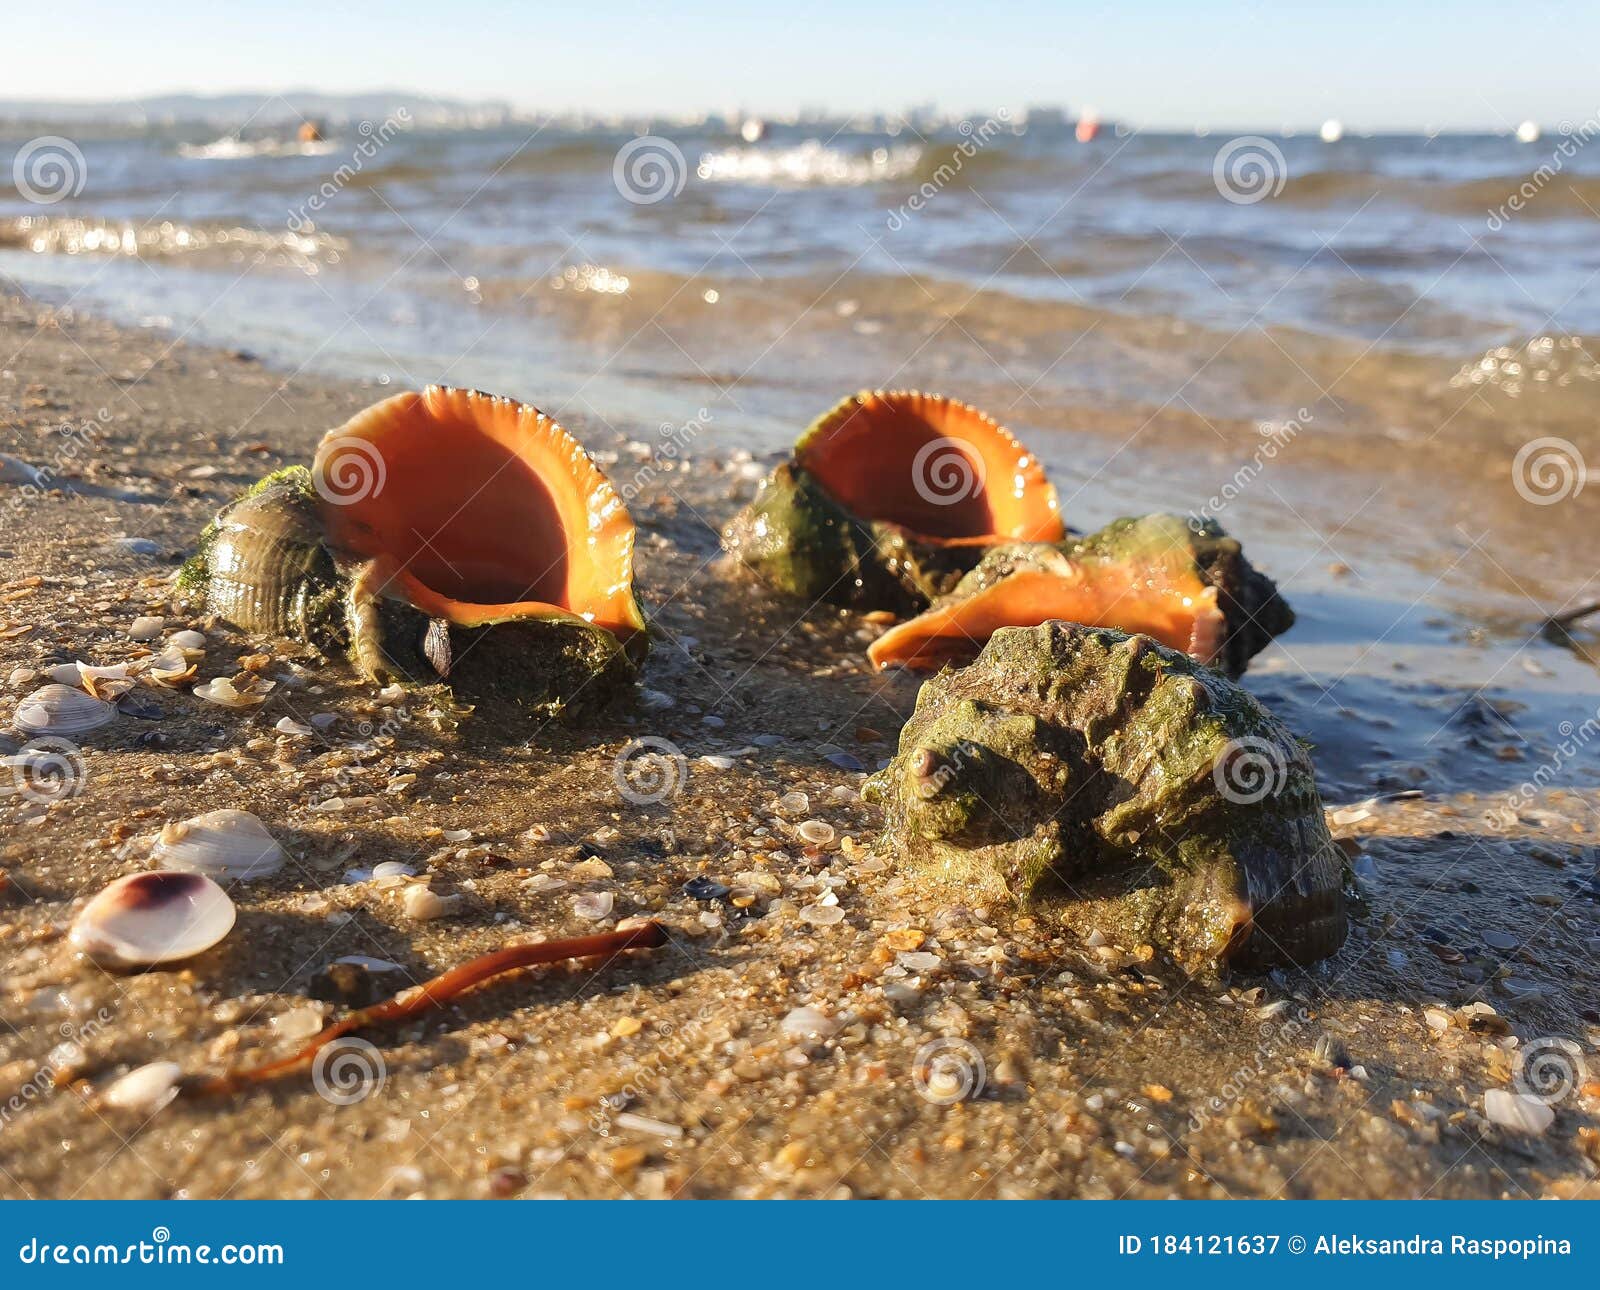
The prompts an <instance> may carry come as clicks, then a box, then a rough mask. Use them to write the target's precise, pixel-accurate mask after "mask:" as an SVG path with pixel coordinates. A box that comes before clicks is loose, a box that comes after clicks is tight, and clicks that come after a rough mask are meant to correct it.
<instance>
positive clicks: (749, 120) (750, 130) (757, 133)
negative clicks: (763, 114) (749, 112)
mask: <svg viewBox="0 0 1600 1290" xmlns="http://www.w3.org/2000/svg"><path fill="white" fill-rule="evenodd" d="M739 137H740V138H741V139H743V140H744V141H745V142H746V143H760V142H761V141H762V140H763V139H765V138H766V137H767V123H766V122H765V121H763V120H762V119H761V118H760V117H758V116H747V117H745V119H744V121H743V122H742V123H741V124H740V126H739Z"/></svg>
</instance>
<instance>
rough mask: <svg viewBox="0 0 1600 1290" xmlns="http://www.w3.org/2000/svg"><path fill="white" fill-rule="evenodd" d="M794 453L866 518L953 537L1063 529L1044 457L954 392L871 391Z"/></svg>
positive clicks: (1036, 537)
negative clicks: (945, 394)
mask: <svg viewBox="0 0 1600 1290" xmlns="http://www.w3.org/2000/svg"><path fill="white" fill-rule="evenodd" d="M795 457H796V459H797V460H798V461H799V464H800V465H801V467H802V468H803V469H804V470H805V471H806V472H807V473H808V474H810V475H811V477H812V478H813V479H815V480H816V481H817V482H818V483H819V484H820V485H821V486H822V487H823V489H825V490H826V491H827V492H828V494H829V495H830V496H832V497H833V498H834V500H835V501H837V502H838V503H839V504H840V505H841V506H843V507H844V508H845V509H846V510H847V511H849V512H850V513H851V514H852V515H855V516H856V517H858V518H860V519H864V520H884V521H887V522H889V523H891V524H898V525H900V526H901V527H903V528H906V529H909V530H911V531H912V532H914V533H916V534H918V535H921V536H925V537H929V538H933V539H938V540H944V541H951V542H980V541H991V542H992V541H994V540H995V539H997V538H1011V539H1018V540H1021V541H1029V542H1059V541H1060V540H1061V538H1062V537H1063V536H1064V530H1063V528H1062V524H1061V514H1060V508H1059V504H1058V503H1057V501H1056V492H1055V489H1054V488H1053V487H1051V485H1050V482H1049V480H1047V479H1046V478H1045V474H1044V468H1043V467H1042V466H1041V465H1040V464H1039V462H1038V460H1037V459H1036V458H1035V457H1034V456H1033V455H1032V454H1031V453H1030V452H1028V450H1027V449H1026V448H1024V447H1023V446H1022V445H1021V444H1020V443H1018V442H1017V441H1016V440H1015V439H1014V438H1012V436H1011V434H1010V432H1009V431H1007V430H1006V429H1005V427H1003V426H1001V425H999V424H998V423H996V422H995V421H994V420H993V419H992V418H990V417H988V416H985V415H984V414H983V413H982V412H979V411H978V410H977V409H976V408H971V407H968V406H967V405H966V404H965V403H959V402H957V401H956V400H954V399H947V398H943V397H941V396H939V395H935V394H920V393H917V392H915V391H905V390H890V391H882V390H878V391H863V392H862V393H860V394H857V395H855V396H853V397H852V398H849V399H846V400H845V401H844V402H843V403H841V404H840V405H839V406H838V407H837V408H835V409H834V410H833V411H832V412H830V413H828V414H827V415H826V416H825V417H823V418H822V419H821V420H820V421H818V422H817V423H816V425H814V426H813V427H812V428H811V429H810V430H808V431H807V432H806V433H805V434H804V435H803V436H801V439H800V442H799V443H798V444H797V445H796V447H795Z"/></svg>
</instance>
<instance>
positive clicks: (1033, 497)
mask: <svg viewBox="0 0 1600 1290" xmlns="http://www.w3.org/2000/svg"><path fill="white" fill-rule="evenodd" d="M907 427H914V430H912V431H908V430H907ZM941 431H946V432H948V431H958V432H959V433H958V434H955V435H952V434H949V433H941ZM875 436H888V437H890V441H892V442H896V443H899V442H902V440H903V441H904V444H905V449H906V450H909V449H914V448H919V447H920V449H921V451H919V452H916V453H914V454H913V455H912V456H911V458H910V459H909V460H901V461H898V462H897V463H896V464H895V465H894V467H893V468H890V469H887V476H888V477H887V478H886V477H885V471H880V470H877V469H874V468H872V467H871V465H870V463H868V464H864V465H863V467H862V469H860V470H859V471H856V470H846V471H843V472H836V473H838V474H839V475H840V478H839V479H838V480H837V481H836V482H837V483H838V484H840V485H841V487H838V488H834V487H830V486H829V484H828V483H827V481H826V478H825V476H826V474H827V473H828V470H829V469H831V468H832V466H833V464H834V458H833V457H831V456H830V454H832V453H834V452H835V451H836V447H835V445H837V444H840V443H844V442H847V441H848V442H849V443H850V444H851V448H850V449H849V451H853V452H861V451H869V452H870V451H871V450H872V448H873V445H874V442H875ZM908 436H909V437H908ZM863 445H865V447H863ZM929 447H935V448H941V447H942V448H945V449H949V448H951V447H955V448H956V449H957V450H958V451H960V452H962V453H964V454H966V456H965V458H952V457H950V456H948V455H946V456H945V458H944V465H945V466H946V467H948V468H952V469H954V470H956V471H957V472H960V471H961V470H967V471H968V472H969V476H968V478H969V480H970V481H971V482H974V483H975V484H976V482H977V481H979V480H982V481H983V482H984V484H985V486H987V484H988V483H989V482H991V481H992V483H993V485H994V488H995V492H994V494H993V496H994V497H995V498H996V499H997V500H996V502H995V505H997V506H1001V507H1003V508H1004V510H1005V512H1006V514H1005V518H1004V520H1003V530H1004V531H1001V532H994V533H990V532H980V531H973V530H974V528H975V526H974V525H973V523H972V518H971V512H970V511H968V512H965V513H964V514H963V516H962V518H963V521H964V522H963V523H961V524H958V525H957V526H956V527H957V528H959V529H960V530H961V531H960V532H958V533H939V532H936V531H935V529H934V524H935V522H936V521H938V520H940V519H954V518H955V517H956V514H957V509H958V503H959V502H960V501H961V500H963V499H964V498H966V497H969V496H975V495H976V494H975V492H974V493H972V494H967V493H964V492H957V493H956V494H954V495H953V496H952V497H947V498H940V497H939V495H938V493H937V491H936V489H937V486H938V484H939V483H940V481H939V479H938V478H937V476H936V472H937V471H938V469H939V458H938V456H937V455H935V456H934V457H933V458H926V457H925V456H924V454H925V453H926V450H927V449H928V448H929ZM901 456H902V457H903V456H905V451H902V452H901ZM986 459H988V460H989V461H990V462H991V464H987V465H986V464H985V461H986ZM852 460H853V458H852ZM963 461H965V465H963V464H962V463H963ZM919 463H920V464H919ZM974 469H975V470H976V473H975V474H972V473H970V472H972V471H974ZM913 470H915V473H916V478H917V479H921V478H923V475H924V473H926V475H927V479H926V480H925V482H926V483H927V488H926V489H924V490H922V492H920V493H917V491H916V490H915V489H913V494H915V496H913V497H911V498H910V499H909V501H910V503H911V505H910V510H909V512H908V513H906V514H903V515H901V516H900V517H899V518H898V519H895V518H889V517H880V518H875V517H874V514H873V503H874V501H875V500H876V498H875V496H874V495H875V493H877V492H878V491H879V490H881V489H884V488H886V487H889V486H897V487H898V491H899V492H900V493H901V494H902V500H903V501H905V500H908V499H906V498H905V496H904V495H905V493H906V485H907V481H908V480H910V482H912V483H915V482H916V481H915V480H914V479H912V478H911V475H912V473H913ZM819 472H820V473H819ZM901 474H906V476H907V478H906V479H901V478H900V475H901ZM890 491H893V489H892V488H890ZM846 494H848V495H846ZM985 495H986V496H988V494H985ZM919 499H920V504H919ZM947 503H948V506H947ZM979 509H980V510H981V508H979ZM1062 533H1063V529H1062V526H1061V521H1060V516H1059V512H1058V507H1057V502H1056V495H1055V491H1054V489H1052V488H1051V486H1050V484H1049V482H1048V480H1046V478H1045V476H1044V471H1043V469H1042V468H1041V467H1040V466H1039V463H1038V461H1037V460H1036V459H1035V458H1034V457H1033V456H1032V455H1031V454H1029V453H1028V452H1027V450H1026V449H1024V448H1023V447H1022V445H1021V444H1019V443H1018V442H1017V441H1016V440H1015V439H1014V438H1013V437H1012V436H1011V434H1010V433H1009V432H1008V431H1007V430H1006V429H1005V428H1004V427H1002V426H1000V425H998V424H997V423H996V422H995V421H994V420H993V419H992V418H990V417H988V416H986V415H985V414H983V413H982V412H979V411H978V410H977V409H975V408H972V407H969V406H968V405H966V404H964V403H961V402H959V401H957V400H954V399H947V398H944V397H942V396H939V395H930V394H923V393H920V392H918V391H914V390H890V391H883V390H876V391H872V390H863V391H861V392H860V393H858V394H854V395H851V396H850V397H849V398H847V399H844V400H843V401H841V402H840V403H839V404H838V405H837V406H835V407H833V408H831V409H830V410H829V411H828V412H826V413H824V414H823V415H822V416H821V417H819V418H817V420H816V421H815V422H813V423H812V424H811V425H810V426H809V427H807V429H806V430H805V432H804V433H802V434H801V436H800V437H799V439H798V440H797V441H796V443H795V449H794V454H793V456H792V457H791V458H790V460H788V461H786V462H784V463H783V464H782V465H780V466H779V467H778V468H777V469H776V470H774V471H773V472H772V473H771V474H770V475H769V476H767V477H766V478H765V479H764V480H762V482H761V484H760V485H759V486H758V488H757V490H756V496H755V498H754V500H753V501H752V502H751V503H750V505H749V506H747V507H746V508H745V509H744V510H743V511H741V512H740V513H739V514H738V515H737V516H735V517H734V519H733V520H732V521H731V522H730V523H729V524H728V525H727V526H726V527H725V528H724V530H723V534H722V538H723V546H724V547H725V548H726V549H727V550H728V552H729V553H730V554H732V555H733V556H734V557H735V558H736V559H738V560H739V561H740V562H741V563H742V564H744V565H745V566H747V567H748V568H750V569H751V570H753V571H754V572H755V573H756V574H757V575H759V576H760V577H761V578H762V579H763V580H764V581H765V582H766V583H768V585H770V586H772V587H773V588H774V589H776V590H778V591H780V592H783V593H785V594H787V595H791V596H795V597H797V598H799V599H802V600H805V601H807V602H810V603H815V602H818V601H827V602H829V603H832V604H839V605H847V606H852V607H854V608H858V609H887V610H892V611H894V612H896V613H911V612H915V611H917V610H918V609H921V608H923V607H924V606H926V605H927V604H929V603H930V602H931V601H932V600H933V599H934V598H936V597H938V596H940V595H942V594H944V593H945V592H948V591H949V590H951V589H952V588H953V587H954V586H955V584H956V583H957V581H959V579H960V578H961V576H962V575H963V574H965V573H966V572H968V571H969V570H971V569H972V568H973V566H974V565H975V564H976V563H977V562H978V560H979V559H980V557H981V556H982V555H983V552H984V551H985V550H987V549H988V548H989V547H991V546H993V545H994V544H995V543H996V542H1001V541H1015V540H1019V539H1024V538H1026V539H1046V540H1049V539H1055V538H1058V537H1060V536H1061V534H1062Z"/></svg>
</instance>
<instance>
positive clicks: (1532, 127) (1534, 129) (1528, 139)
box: [1517, 121, 1539, 143]
mask: <svg viewBox="0 0 1600 1290" xmlns="http://www.w3.org/2000/svg"><path fill="white" fill-rule="evenodd" d="M1517 138H1518V139H1519V140H1521V141H1522V142H1523V143H1538V142H1539V123H1538V122H1537V121H1524V122H1523V123H1522V124H1521V125H1519V126H1518V127H1517Z"/></svg>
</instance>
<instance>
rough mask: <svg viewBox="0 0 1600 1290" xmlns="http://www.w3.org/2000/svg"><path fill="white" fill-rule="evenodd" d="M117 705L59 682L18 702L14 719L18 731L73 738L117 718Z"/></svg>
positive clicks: (44, 687) (43, 687) (38, 690)
mask: <svg viewBox="0 0 1600 1290" xmlns="http://www.w3.org/2000/svg"><path fill="white" fill-rule="evenodd" d="M116 715H117V709H116V706H115V705H114V704H111V703H107V702H106V701H105V700H104V699H97V698H95V696H94V695H92V694H89V693H86V692H85V691H83V690H79V689H76V688H74V687H73V686H70V685H62V684H60V683H59V682H55V683H52V684H50V685H46V686H42V687H41V688H39V689H37V690H35V691H34V692H33V693H32V694H30V695H28V696H27V698H25V699H23V700H22V702H20V703H19V704H17V712H16V716H15V717H13V718H12V720H13V722H14V723H15V724H16V727H17V729H18V730H21V731H23V732H24V733H26V734H30V735H57V736H60V737H62V738H69V739H70V738H71V737H73V736H74V735H84V734H88V733H89V731H91V730H98V729H99V728H100V727H101V726H105V725H109V724H110V723H111V722H112V721H113V720H115V719H116Z"/></svg>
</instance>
